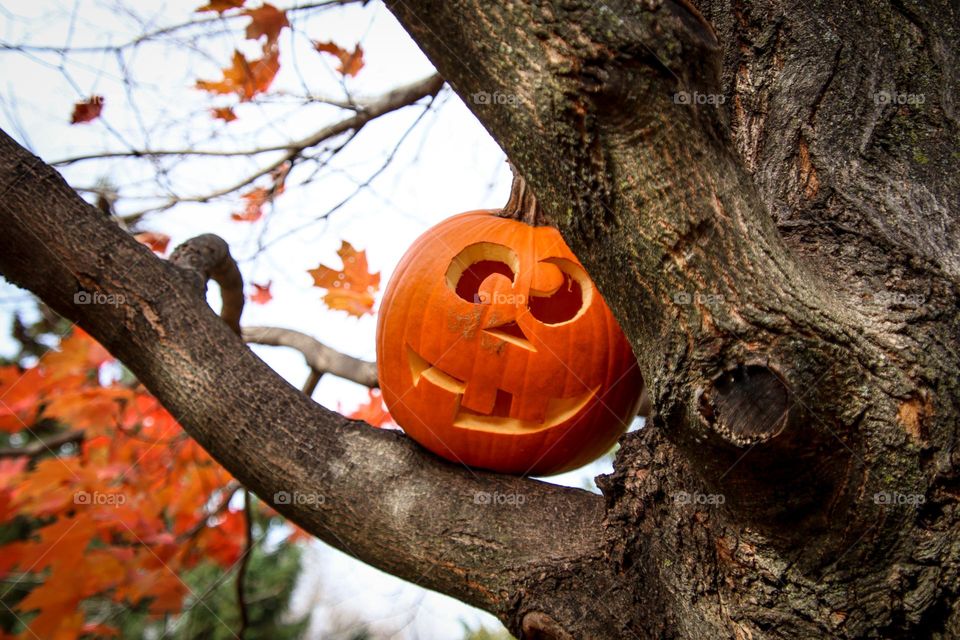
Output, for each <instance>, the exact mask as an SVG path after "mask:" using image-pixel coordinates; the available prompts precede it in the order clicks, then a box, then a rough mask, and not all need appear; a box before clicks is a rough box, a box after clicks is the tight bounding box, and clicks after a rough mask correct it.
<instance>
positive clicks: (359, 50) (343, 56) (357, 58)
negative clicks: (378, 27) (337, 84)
mask: <svg viewBox="0 0 960 640" xmlns="http://www.w3.org/2000/svg"><path fill="white" fill-rule="evenodd" d="M313 48H314V49H316V50H317V51H319V52H320V53H329V54H332V55H334V56H336V57H337V59H338V60H340V66H339V67H337V71H339V72H340V73H342V74H343V75H345V76H355V75H357V74H358V73H360V69H363V47H361V46H360V45H359V43H358V44H357V45H356V46H355V47H354V48H353V51H347V50H346V49H342V48H340V47H339V46H338V45H336V44H334V43H333V42H314V43H313Z"/></svg>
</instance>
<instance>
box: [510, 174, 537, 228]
mask: <svg viewBox="0 0 960 640" xmlns="http://www.w3.org/2000/svg"><path fill="white" fill-rule="evenodd" d="M509 164H510V170H511V171H513V184H511V185H510V198H509V199H508V200H507V204H505V205H504V206H503V210H502V211H501V212H500V215H501V216H502V217H504V218H513V219H514V220H519V221H521V222H525V223H527V224H529V225H533V226H536V225H537V224H538V223H541V221H542V218H543V216H542V214H541V213H540V207H539V206H538V205H537V197H536V196H535V195H533V190H532V189H530V187H529V186H527V181H526V180H524V178H523V176H522V175H520V172H519V171H517V168H516V167H514V166H513V163H512V162H511V163H509Z"/></svg>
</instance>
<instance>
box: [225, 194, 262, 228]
mask: <svg viewBox="0 0 960 640" xmlns="http://www.w3.org/2000/svg"><path fill="white" fill-rule="evenodd" d="M240 197H241V198H243V200H244V202H245V204H244V207H243V211H240V212H237V213H231V214H230V219H231V220H233V221H234V222H256V221H257V220H259V219H260V218H262V217H263V205H264V204H265V203H266V202H267V200H269V199H270V191H269V189H266V188H265V187H255V188H254V189H251V190H250V191H248V192H246V193H245V194H243V195H242V196H240Z"/></svg>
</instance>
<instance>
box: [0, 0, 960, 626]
mask: <svg viewBox="0 0 960 640" xmlns="http://www.w3.org/2000/svg"><path fill="white" fill-rule="evenodd" d="M387 4H388V5H389V6H390V8H391V10H392V11H393V12H394V13H395V14H396V15H397V17H398V18H399V19H400V20H401V22H402V23H403V24H404V26H405V27H406V28H407V29H408V30H409V31H410V33H411V34H412V35H413V37H414V38H415V39H416V40H417V41H418V42H419V43H420V44H421V46H422V47H423V48H424V50H425V51H426V53H427V54H428V55H429V56H430V58H431V59H432V60H433V62H434V63H435V65H436V66H437V68H438V70H439V71H440V73H441V74H442V75H443V76H444V78H445V79H447V80H448V81H449V82H450V83H451V84H452V85H453V86H454V88H455V89H456V90H457V92H458V93H459V94H460V95H461V96H464V97H465V99H466V100H467V102H468V104H469V106H470V107H471V108H472V109H473V110H474V112H475V113H476V114H477V116H478V118H479V119H480V120H481V121H482V122H483V123H484V125H485V126H486V127H487V128H488V130H489V131H490V132H491V134H492V135H493V136H494V137H495V138H496V139H497V140H498V141H499V142H500V144H501V145H502V146H503V148H504V149H505V151H506V152H507V154H508V155H509V156H510V158H511V161H512V162H513V163H514V164H515V165H516V166H517V167H518V169H519V170H520V171H521V172H522V173H523V175H524V176H525V177H526V178H527V181H528V183H529V185H530V187H531V188H532V191H533V192H534V193H536V196H537V200H538V201H539V203H540V206H541V215H542V216H543V218H544V220H545V221H547V222H550V223H551V224H555V225H556V226H557V227H558V228H559V229H560V231H561V232H562V233H563V235H564V237H565V238H566V239H567V241H568V242H569V243H570V245H571V247H572V248H573V249H574V251H575V252H576V253H577V255H578V256H580V257H581V259H582V260H583V262H584V264H585V265H586V266H587V268H588V270H589V271H590V273H591V275H592V276H593V278H594V279H595V281H596V282H597V284H598V286H599V287H600V289H601V291H602V292H603V294H604V296H605V297H606V299H607V301H608V303H609V304H610V307H611V308H612V309H613V310H614V312H615V314H616V315H617V317H618V319H619V320H620V322H621V325H622V326H623V327H624V329H625V331H626V333H627V335H628V337H629V338H630V340H631V343H632V344H633V347H634V349H635V352H636V355H637V357H638V360H639V362H640V364H641V368H642V371H643V374H644V377H645V380H646V382H647V384H648V386H649V390H650V397H651V401H652V405H653V409H652V415H651V418H650V421H649V426H648V427H647V428H645V429H643V430H642V431H640V432H638V433H635V434H631V435H630V436H628V437H626V438H625V439H624V440H623V443H622V444H623V447H622V449H621V451H620V454H619V455H618V458H617V461H616V465H615V471H614V473H613V474H611V475H610V476H607V477H604V478H602V479H601V480H600V486H601V489H602V490H603V494H604V495H603V497H598V496H591V495H589V494H586V493H584V492H581V491H574V490H567V489H560V488H556V487H551V486H548V485H545V484H542V483H538V482H534V481H530V480H523V479H516V478H505V477H499V476H495V475H491V474H485V473H471V472H468V471H465V470H463V469H458V468H456V467H455V466H451V465H447V464H445V463H443V462H441V461H439V460H436V459H434V458H433V457H431V456H429V455H428V454H426V453H424V452H423V451H422V450H420V449H418V448H417V447H416V446H414V445H412V444H411V443H409V442H408V441H407V440H405V439H404V438H403V437H401V436H398V435H397V434H394V433H387V432H380V431H375V430H372V429H367V428H363V427H362V426H359V425H356V424H353V423H350V422H349V421H347V420H345V419H343V418H341V417H339V416H335V415H333V414H330V413H329V412H326V411H324V410H322V409H320V408H319V407H317V406H316V405H314V404H312V403H311V402H309V401H308V400H307V399H306V398H305V397H304V396H303V395H302V394H300V393H299V392H297V391H296V390H295V389H293V388H291V387H289V385H287V384H286V383H284V382H283V381H282V380H280V379H278V378H277V377H276V376H275V375H274V374H272V372H270V371H269V370H268V369H267V367H266V366H265V365H264V364H263V363H262V362H260V361H259V360H258V359H257V358H256V357H255V356H253V355H252V354H251V353H250V352H249V351H248V350H246V348H245V347H244V346H243V345H242V343H241V341H240V339H239V338H237V337H236V336H235V335H233V334H231V332H230V330H229V329H228V328H227V327H226V326H225V324H224V323H223V322H222V321H220V320H219V319H218V318H217V317H216V316H215V315H214V314H213V313H212V312H211V311H210V310H209V309H207V308H205V307H204V305H203V301H202V297H201V296H200V295H198V292H197V290H196V288H195V286H193V284H192V282H191V281H190V279H189V278H187V277H186V276H185V275H184V274H183V273H182V272H181V271H178V270H177V269H176V268H175V267H173V266H171V265H169V264H167V263H163V262H161V261H159V260H157V259H155V258H154V257H152V255H150V252H149V251H148V250H146V249H145V248H143V247H140V246H138V245H137V244H136V243H135V242H133V241H132V240H131V239H129V238H128V237H126V236H125V234H124V233H123V232H122V231H121V230H120V229H118V228H116V227H115V226H113V225H111V224H110V223H109V222H108V221H107V220H105V219H104V218H103V217H102V216H99V215H98V214H97V213H96V212H95V210H92V209H91V208H90V207H88V206H86V205H84V204H83V203H82V202H81V201H80V200H79V199H78V198H77V197H76V196H75V195H74V194H72V193H71V192H70V190H69V188H68V187H67V186H66V185H65V184H64V183H63V182H62V180H60V178H59V177H58V176H56V174H55V173H54V172H53V171H52V170H50V169H49V168H47V167H45V166H44V165H43V164H42V163H40V162H39V161H38V160H37V159H35V158H33V157H32V156H30V155H29V154H28V153H26V152H25V151H23V150H22V149H20V148H19V147H17V146H16V145H15V143H13V142H12V141H11V140H10V139H9V138H8V137H6V136H2V138H0V148H2V155H0V192H5V194H4V195H3V197H2V198H0V216H2V220H3V223H4V233H3V234H0V271H2V272H3V273H4V275H5V276H7V277H8V278H9V279H10V280H12V281H14V282H16V283H18V284H21V285H22V286H25V287H27V288H29V289H31V290H33V291H34V292H36V293H37V294H38V295H39V296H40V297H41V298H43V299H44V300H45V301H46V302H48V303H49V304H50V305H51V306H53V307H54V308H55V309H57V310H58V311H59V312H61V313H63V314H64V315H66V316H68V317H70V318H72V319H75V320H76V321H78V322H79V323H80V324H81V326H83V327H85V328H86V329H87V330H88V331H90V332H91V333H92V334H93V335H94V336H96V337H97V338H98V339H99V340H101V341H102V342H103V343H104V344H105V345H106V346H107V347H108V348H109V349H111V351H113V352H114V353H115V354H116V355H117V356H119V357H120V358H121V359H122V360H124V362H126V363H127V364H128V365H129V366H130V367H131V369H132V370H133V371H134V372H135V373H136V374H137V375H138V376H139V377H140V378H141V379H142V380H143V382H144V383H145V384H146V385H147V387H148V388H150V389H151V391H153V392H154V393H156V394H157V396H158V397H159V398H160V399H161V400H162V401H163V402H164V403H165V405H166V406H168V407H169V408H170V409H171V410H172V411H173V412H174V414H175V415H177V416H178V418H180V419H181V421H182V422H183V424H184V426H185V427H186V428H187V429H188V431H189V432H190V433H191V434H192V435H194V436H195V437H196V438H197V439H198V440H199V441H200V442H201V444H203V445H204V446H205V447H207V448H208V449H209V450H210V451H211V453H212V454H213V455H214V456H215V457H216V458H217V459H218V460H220V461H221V462H222V463H223V464H224V465H225V466H226V467H227V468H228V469H229V470H230V471H231V472H233V473H234V474H235V475H236V476H237V478H238V479H239V480H241V481H242V482H243V483H244V484H246V485H247V486H249V487H250V488H251V489H252V490H254V491H256V492H257V493H258V494H259V495H261V496H262V497H265V498H266V499H268V500H269V499H270V498H271V497H272V496H273V495H274V494H275V493H276V492H278V491H294V490H296V491H303V492H318V493H321V494H323V495H324V496H325V497H326V499H325V500H324V501H322V503H319V504H318V503H316V502H315V503H313V504H303V503H301V504H287V505H283V504H281V505H277V506H278V508H279V509H280V510H281V511H282V512H283V513H285V514H286V515H288V516H290V517H291V518H293V519H294V520H295V521H297V522H298V523H300V524H301V525H303V526H304V527H305V528H306V529H307V530H309V531H311V532H313V533H315V534H317V535H318V536H319V537H321V538H323V539H324V540H327V541H329V542H331V543H333V544H334V545H336V546H338V547H340V548H342V549H344V550H346V551H348V552H351V553H353V554H354V555H356V556H358V557H360V558H361V559H363V560H365V561H367V562H370V563H372V564H374V565H376V566H379V567H381V568H384V569H385V570H387V571H390V572H392V573H395V574H397V575H400V576H402V577H405V578H408V579H411V580H414V581H416V582H419V583H420V584H423V585H425V586H428V587H431V588H434V589H437V590H439V591H443V592H445V593H449V594H452V595H454V596H456V597H458V598H461V599H463V600H465V601H467V602H470V603H473V604H476V605H478V606H481V607H484V608H486V609H488V610H490V611H492V612H493V613H495V614H496V615H498V616H499V617H500V618H501V619H502V620H503V621H504V622H505V623H506V624H507V625H508V626H509V627H510V628H511V630H512V631H514V632H515V633H517V634H522V636H523V637H525V638H571V637H573V638H620V637H623V638H737V639H742V638H819V637H825V636H826V637H842V638H855V637H944V638H945V637H957V636H960V604H958V602H960V601H958V589H960V565H958V560H960V512H958V505H957V499H958V496H960V478H958V477H957V471H956V466H957V464H958V463H960V449H958V448H957V445H956V443H955V440H956V436H957V428H958V423H960V421H958V418H960V390H958V386H960V383H958V380H957V373H956V372H957V371H958V369H960V320H958V313H957V311H958V296H957V288H958V285H960V227H958V223H957V220H956V218H955V216H956V214H957V206H958V196H960V172H958V171H957V169H956V166H957V160H958V151H957V149H958V144H957V143H958V140H960V137H958V136H960V120H958V115H957V102H958V95H960V94H958V89H960V87H958V84H960V83H958V75H957V74H958V71H957V69H958V64H957V63H958V59H960V55H958V51H957V43H958V42H960V37H958V36H960V34H958V33H957V31H958V30H960V27H958V25H960V16H958V9H957V7H956V4H955V3H954V4H949V3H947V2H943V1H940V2H937V1H934V2H929V3H924V4H922V5H921V4H920V3H910V2H907V1H906V0H897V1H894V2H892V3H890V4H886V3H880V2H869V3H867V4H848V3H836V4H834V3H826V2H818V1H816V0H813V1H810V2H803V3H788V2H782V1H781V0H767V1H766V2H764V1H753V0H740V1H737V2H733V1H730V0H716V1H714V0H699V2H697V3H696V4H697V8H694V7H693V6H691V5H689V4H688V3H687V2H685V1H684V0H676V1H672V0H646V1H645V2H616V1H613V0H611V1H609V2H607V1H603V0H602V1H600V2H592V1H589V0H588V1H585V2H573V1H570V2H559V1H558V2H543V3H534V2H527V3H521V2H510V1H508V0H387ZM919 96H922V103H921V98H918V97H919ZM78 287H81V288H84V289H87V290H96V291H99V292H103V293H113V294H117V295H123V296H125V299H126V301H127V304H125V305H122V306H118V307H112V306H109V305H76V304H74V303H73V295H74V293H75V292H76V291H77V289H78ZM478 491H480V492H501V493H520V494H523V495H524V496H525V497H526V499H525V502H524V505H523V507H522V508H520V509H513V508H511V509H508V510H504V509H499V508H478V506H477V504H476V502H477V500H476V495H477V494H476V492H478ZM721 496H722V498H721Z"/></svg>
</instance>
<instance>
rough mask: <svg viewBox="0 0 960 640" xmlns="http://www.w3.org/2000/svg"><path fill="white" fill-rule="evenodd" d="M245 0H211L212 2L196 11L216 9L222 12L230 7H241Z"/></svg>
mask: <svg viewBox="0 0 960 640" xmlns="http://www.w3.org/2000/svg"><path fill="white" fill-rule="evenodd" d="M243 2H244V0H210V2H208V3H207V4H205V5H203V6H202V7H200V8H199V9H197V10H196V13H201V12H203V11H216V12H217V13H220V14H222V13H223V12H224V11H229V10H230V9H239V8H240V7H242V6H243Z"/></svg>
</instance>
